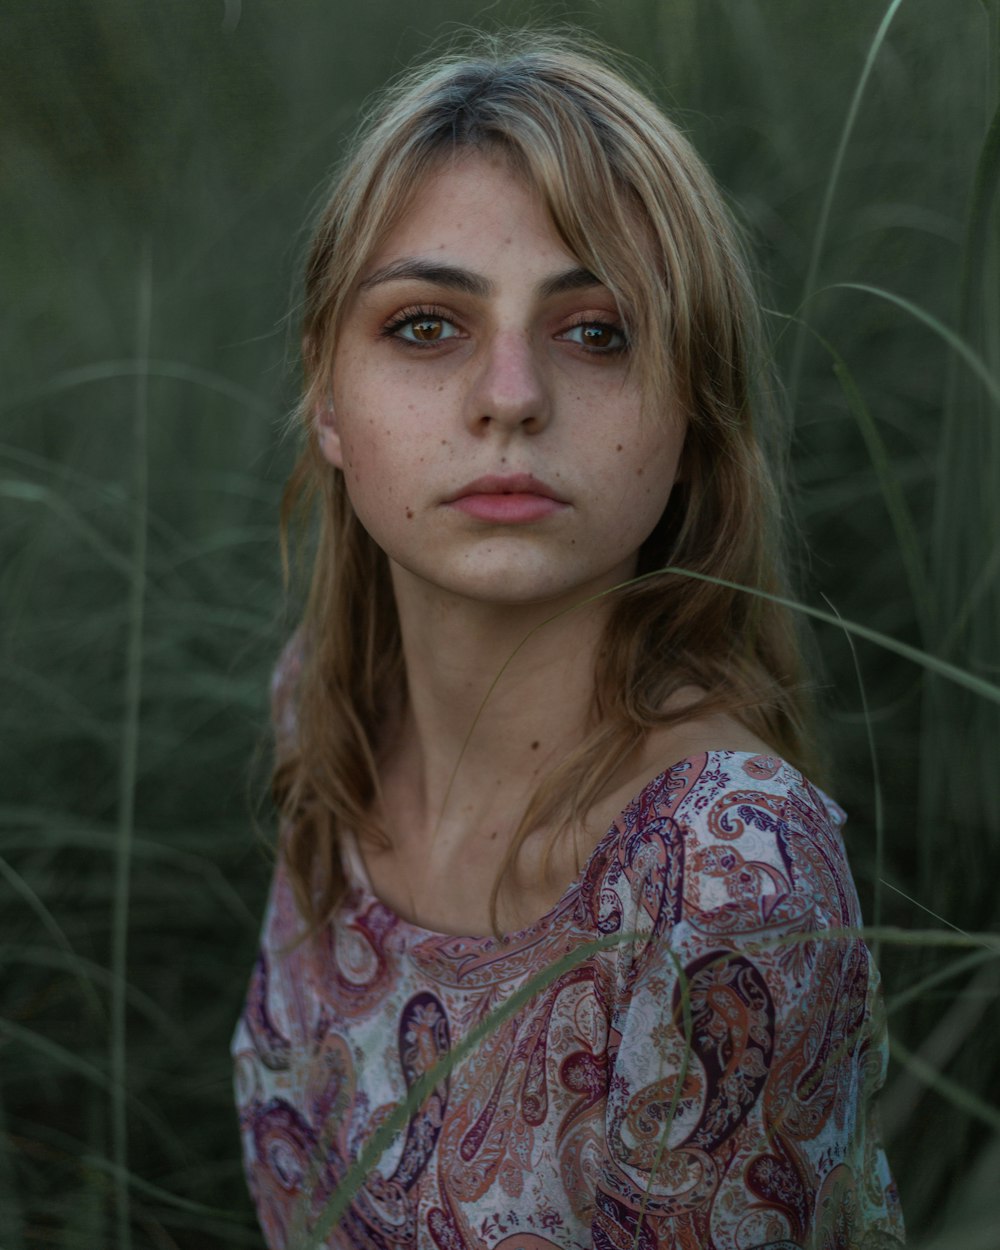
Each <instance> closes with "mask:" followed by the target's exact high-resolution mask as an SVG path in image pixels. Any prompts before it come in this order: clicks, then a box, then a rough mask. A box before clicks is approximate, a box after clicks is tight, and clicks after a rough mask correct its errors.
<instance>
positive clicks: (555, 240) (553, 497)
mask: <svg viewBox="0 0 1000 1250" xmlns="http://www.w3.org/2000/svg"><path fill="white" fill-rule="evenodd" d="M628 364H629V345H628V343H627V341H626V338H625V334H624V331H623V328H622V321H621V316H620V314H619V311H618V308H617V305H616V302H615V299H614V298H613V296H612V295H611V293H610V291H608V290H607V288H606V287H604V286H602V285H601V284H600V283H599V282H598V281H597V280H596V278H594V277H593V276H592V275H590V274H588V273H587V272H586V271H585V270H584V269H583V268H582V267H581V265H580V263H579V261H578V260H577V259H576V258H575V257H574V256H573V255H572V254H571V253H570V252H568V251H567V249H566V247H565V245H564V244H563V243H562V242H561V240H560V239H559V236H558V235H557V234H556V231H555V228H554V226H553V224H552V222H551V220H550V218H549V215H548V212H547V211H546V208H545V206H544V204H543V202H542V200H541V199H540V197H539V196H538V195H537V193H536V192H535V191H534V190H533V188H531V187H530V186H529V185H527V184H526V183H525V182H524V181H523V180H521V179H520V178H518V177H517V176H516V175H515V174H513V173H512V172H511V170H510V168H509V166H508V165H507V163H506V162H504V161H503V160H502V159H500V158H495V157H490V156H488V155H482V154H476V153H468V154H460V155H458V156H457V157H455V158H454V159H452V160H449V161H447V162H446V163H443V164H442V166H441V167H440V168H439V169H438V170H437V171H436V172H433V173H431V174H430V175H429V176H428V177H427V178H426V179H425V181H424V183H423V185H422V186H420V187H419V188H418V189H417V191H416V194H415V195H414V198H413V203H412V205H411V207H410V209H409V211H408V212H407V213H406V214H405V216H404V217H403V218H402V219H401V221H400V222H399V224H398V225H397V226H396V228H395V229H394V230H393V231H392V232H391V233H390V234H389V236H388V237H387V238H386V239H385V241H384V243H383V245H382V246H381V248H380V249H379V250H378V251H377V253H376V254H375V255H374V256H372V257H371V260H370V262H369V263H368V264H367V265H366V266H365V268H364V270H363V272H362V276H361V279H360V281H359V283H358V285H357V288H356V290H355V291H354V292H353V294H352V297H351V298H350V299H349V300H348V303H347V307H346V310H345V313H344V317H343V321H342V324H341V329H340V332H339V335H338V341H337V344H336V350H335V355H334V364H333V376H332V379H331V388H330V405H329V407H328V408H327V409H325V410H324V411H323V412H321V413H320V414H318V417H319V435H320V446H321V448H322V452H323V454H324V456H325V457H326V459H327V460H328V461H329V462H330V463H331V464H333V465H335V466H336V467H337V468H339V469H341V470H343V473H344V477H345V480H346V486H347V491H348V494H349V496H350V499H351V502H352V504H353V506H354V509H355V511H356V512H357V515H358V517H359V519H360V520H361V522H362V524H363V525H364V526H365V528H366V529H367V530H368V532H369V533H370V534H371V536H372V537H373V538H374V540H375V541H376V542H377V543H378V545H379V546H380V547H381V548H382V549H383V550H384V551H385V552H386V554H387V555H388V557H389V560H390V565H391V568H392V572H393V578H394V582H395V584H396V588H397V595H398V594H399V593H400V592H401V591H402V590H403V589H404V587H405V586H406V585H407V584H408V582H410V581H411V579H415V580H416V582H417V583H422V584H424V586H425V587H436V588H438V589H439V590H440V591H443V592H447V593H448V594H450V595H457V596H461V597H464V598H469V599H474V600H478V601H481V602H494V603H498V604H499V603H504V604H529V603H547V604H548V603H551V604H553V605H555V604H558V603H559V602H560V601H564V600H566V599H567V598H569V599H571V600H577V599H580V598H583V597H586V596H588V595H591V594H596V593H597V592H599V591H601V590H604V589H607V588H608V587H610V586H613V585H615V584H617V583H619V582H621V581H624V580H626V579H627V578H629V577H630V576H632V575H633V573H634V570H635V563H636V556H637V553H638V549H639V546H640V544H641V543H642V542H643V540H644V539H645V538H646V537H647V536H648V535H649V533H650V532H651V531H652V529H653V527H654V525H655V524H656V522H657V520H658V519H659V517H660V515H661V513H662V512H663V509H664V506H665V504H666V502H667V497H668V495H669V494H670V489H671V487H672V485H673V483H674V479H675V475H676V472H677V464H678V459H679V457H680V453H681V447H682V444H683V439H684V424H683V421H682V418H681V416H680V414H679V412H675V413H673V414H670V413H668V414H664V415H659V414H658V415H656V416H654V415H651V414H650V413H648V412H645V411H644V410H643V403H642V395H641V391H640V382H639V371H638V370H630V369H629V368H628Z"/></svg>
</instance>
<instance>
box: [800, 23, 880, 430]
mask: <svg viewBox="0 0 1000 1250" xmlns="http://www.w3.org/2000/svg"><path fill="white" fill-rule="evenodd" d="M902 3H903V0H892V3H891V4H890V5H889V7H888V8H887V9H886V11H885V14H884V15H883V17H882V21H881V22H880V23H879V28H878V30H877V31H876V32H875V37H874V39H872V41H871V45H870V47H869V48H868V55H867V56H866V57H865V63H864V65H863V66H862V69H861V77H860V78H859V79H858V85H857V86H856V87H855V88H854V95H853V96H852V97H851V103H850V106H849V107H848V110H847V116H846V117H845V118H844V128H843V130H841V132H840V140H839V142H838V143H837V151H836V152H835V154H834V157H833V164H832V165H831V166H830V177H829V178H828V179H827V183H826V189H825V190H824V192H823V203H822V205H821V206H820V210H819V220H818V221H817V223H816V232H815V234H814V235H813V242H812V249H811V251H810V253H809V268H808V269H807V270H806V280H805V282H804V283H803V285H802V299H801V300H800V307H801V305H802V304H804V303H805V302H806V301H807V300H808V299H809V298H810V296H811V295H812V292H813V288H814V287H815V285H816V276H817V274H818V273H819V262H820V257H821V256H822V255H823V245H824V243H825V242H826V232H827V228H828V227H829V224H830V210H831V209H832V207H833V197H834V196H835V195H836V193H837V184H838V183H839V182H840V172H841V170H842V168H843V165H844V156H845V154H846V152H847V145H848V143H850V141H851V134H852V133H853V131H854V123H855V122H856V121H857V119H858V112H859V111H860V109H861V101H862V99H863V98H864V94H865V88H866V87H867V86H868V79H869V77H870V76H871V72H872V67H873V66H874V64H875V59H876V57H877V56H878V54H879V49H880V48H881V47H882V44H883V43H884V42H885V37H886V34H887V33H888V30H889V27H890V25H891V24H892V19H893V18H894V17H895V16H896V13H897V11H898V9H899V6H900V5H901V4H902ZM805 341H806V340H805V334H804V332H803V330H802V327H801V326H800V327H799V328H798V330H797V331H796V333H795V343H794V347H793V351H792V365H791V370H790V372H789V377H788V396H789V407H790V410H791V411H792V412H793V413H794V411H795V408H796V403H797V400H798V390H799V378H800V376H801V373H802V356H803V352H804V351H805Z"/></svg>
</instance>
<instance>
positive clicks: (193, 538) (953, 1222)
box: [0, 0, 1000, 1250]
mask: <svg viewBox="0 0 1000 1250" xmlns="http://www.w3.org/2000/svg"><path fill="white" fill-rule="evenodd" d="M531 16H534V17H536V18H537V17H539V16H541V17H543V18H547V19H548V18H559V17H563V18H567V19H569V20H574V21H577V22H579V23H580V24H582V25H584V26H586V27H587V28H588V29H591V30H593V31H595V32H596V33H597V34H599V35H602V36H604V37H605V38H607V39H608V40H609V41H610V42H612V43H613V44H616V45H617V46H619V47H621V48H623V49H624V50H625V51H626V52H630V51H631V52H634V53H636V54H637V55H638V56H640V57H641V60H642V62H643V63H644V64H645V65H646V66H647V67H648V68H647V71H646V79H647V81H648V82H649V83H650V84H651V85H652V87H653V89H654V90H655V91H656V92H657V94H658V95H659V96H660V98H661V99H662V101H663V102H664V103H665V104H666V105H667V106H668V108H671V109H672V110H673V111H674V114H675V115H677V116H679V117H680V120H681V121H682V122H683V123H684V124H685V125H686V126H687V128H688V129H689V130H690V131H691V133H692V135H693V137H694V139H695V142H696V144H697V145H698V146H699V148H700V149H701V150H702V151H703V152H704V153H705V154H706V156H707V157H708V159H709V162H710V163H711V165H712V167H713V168H714V169H715V171H716V172H717V173H718V175H719V176H720V178H721V179H722V181H723V183H724V184H725V185H726V186H727V187H728V188H729V189H730V191H731V193H732V198H733V202H734V204H735V205H736V207H737V211H738V212H739V213H740V214H741V216H742V217H743V219H744V221H745V222H746V224H747V226H748V229H749V231H750V233H751V235H752V236H753V237H754V238H755V240H756V244H757V249H758V254H759V257H760V268H761V271H762V285H763V287H764V291H765V303H766V305H767V307H768V308H769V309H771V310H773V328H774V336H775V339H776V343H777V347H776V350H777V353H778V360H779V365H780V368H781V372H782V375H783V377H784V379H785V381H786V384H787V385H788V387H789V391H790V395H791V398H792V400H793V402H794V417H795V442H794V447H793V460H794V468H795V479H796V482H797V494H796V498H795V501H794V511H795V519H796V522H797V525H798V527H799V530H800V532H801V538H802V542H801V550H802V552H803V557H802V570H801V579H800V580H801V594H802V599H803V602H804V603H805V604H806V605H807V606H808V607H809V608H810V609H811V610H812V611H813V612H814V615H816V614H818V615H819V617H820V618H821V619H819V620H817V621H816V629H817V637H818V643H819V648H818V649H819V651H820V653H821V656H822V662H823V672H822V674H821V675H819V679H820V680H821V682H822V683H823V686H824V695H825V703H826V708H827V714H828V715H827V721H828V725H827V727H828V731H829V738H830V741H831V745H832V748H833V754H834V757H835V761H836V784H835V786H834V787H833V788H834V791H835V793H836V795H837V797H838V799H840V801H841V802H842V803H843V804H844V805H845V806H846V807H847V809H848V811H849V812H850V815H851V821H850V824H849V826H848V841H849V851H850V853H851V856H852V861H853V863H854V867H855V872H856V875H857V877H858V880H859V884H860V886H861V889H862V893H863V895H864V897H865V901H866V904H867V910H868V915H869V916H870V917H871V918H872V920H873V922H874V921H876V920H877V922H878V924H879V925H880V927H879V928H878V930H876V931H875V932H873V934H872V938H873V940H877V939H879V938H881V963H882V967H883V973H884V978H885V985H886V996H887V1003H888V1007H889V1012H890V1024H891V1029H892V1035H893V1039H894V1041H893V1046H894V1050H893V1055H894V1058H893V1064H892V1068H891V1070H890V1081H889V1085H888V1088H887V1091H886V1094H885V1097H884V1100H883V1118H884V1122H885V1127H886V1130H887V1135H888V1139H889V1141H888V1145H889V1152H890V1159H891V1163H892V1166H893V1169H894V1171H895V1173H896V1176H897V1179H898V1181H899V1184H900V1188H901V1191H902V1196H903V1202H904V1210H905V1212H906V1215H907V1218H908V1222H909V1225H910V1229H911V1234H912V1237H913V1240H914V1242H915V1243H916V1244H918V1245H922V1246H924V1247H925V1248H927V1250H929V1248H930V1247H934V1248H935V1250H944V1248H945V1247H949V1248H950V1247H952V1246H957V1245H961V1246H962V1247H963V1250H974V1248H975V1247H983V1250H987V1248H989V1250H992V1248H993V1247H994V1246H996V1245H997V1244H998V1243H997V1234H996V1228H997V1227H1000V1196H998V1192H997V1186H996V1177H997V1175H1000V1134H998V1131H997V1130H998V1118H997V1117H998V1107H1000V1051H998V1048H997V1046H996V1043H995V1038H996V1036H997V1028H998V1025H1000V1009H998V990H1000V981H998V972H997V969H998V961H997V959H996V949H995V937H994V935H996V934H997V933H998V931H1000V899H998V890H997V885H996V883H997V880H998V879H1000V815H998V813H1000V802H998V799H1000V794H998V785H997V769H996V761H997V744H998V740H1000V734H998V731H1000V711H998V706H997V703H996V701H995V700H994V699H993V698H992V697H991V696H990V693H989V692H990V691H991V690H995V689H996V687H997V685H998V684H1000V646H998V639H1000V554H998V553H1000V419H998V385H1000V383H998V379H1000V281H998V278H1000V257H998V239H997V233H998V232H997V221H998V216H997V214H998V205H997V191H998V184H1000V122H998V121H997V117H998V113H997V109H998V104H1000V60H998V49H1000V4H998V2H997V0H988V2H983V0H902V2H898V0H894V3H892V4H890V3H889V0H838V2H836V3H835V2H834V0H814V2H813V3H809V4H803V3H801V0H768V2H767V3H764V2H763V0H697V2H696V0H672V2H671V3H664V2H663V0H616V2H615V3H614V4H611V3H592V2H587V3H584V2H583V0H580V2H579V3H576V4H573V3H568V2H566V3H562V2H561V3H555V4H549V5H546V6H545V8H544V11H541V12H540V11H539V9H538V6H533V5H529V4H524V3H518V2H516V0H500V2H499V3H490V4H487V3H482V4H477V3H458V2H457V0H453V2H451V3H449V2H446V0H427V3H425V4H423V5H421V6H419V8H417V9H414V8H413V7H412V6H409V5H405V4H401V3H399V0H382V3H380V4H379V5H371V6H361V5H357V4H351V5H348V4H347V3H345V2H343V0H331V3H328V4H325V5H322V6H320V5H313V4H309V3H305V2H304V0H291V2H290V3H289V2H288V0H285V2H282V3H279V0H254V3H243V4H240V3H226V4H212V3H205V2H202V0H183V2H182V3H179V4H174V5H170V6H161V5H154V4H152V3H147V2H145V0H140V3H136V4H127V3H125V2H124V0H90V2H89V3H87V4H83V5H66V4H63V3H58V2H57V0H14V3H12V4H10V5H8V6H7V9H6V11H5V38H4V39H3V40H2V41H0V92H2V94H3V100H2V108H0V161H2V165H3V167H4V168H5V170H6V171H7V173H8V178H7V179H6V181H5V188H4V195H5V200H6V202H5V204H4V206H3V219H4V222H5V229H4V231H3V232H0V259H2V262H3V265H2V268H3V272H4V273H5V275H6V283H5V286H6V290H7V293H8V299H7V300H6V301H5V305H4V311H3V313H2V316H3V329H4V333H3V335H2V336H0V361H2V367H3V371H4V372H3V376H4V379H5V385H4V387H3V391H2V394H0V410H2V414H3V415H2V432H0V544H2V556H0V596H2V623H0V648H2V650H0V664H2V668H3V690H4V698H3V699H2V700H0V733H2V735H3V762H2V776H3V788H2V795H0V896H2V907H0V964H2V971H3V981H2V984H3V995H2V1003H0V1021H2V1022H0V1036H2V1038H3V1047H2V1054H3V1063H2V1064H0V1246H2V1247H3V1250H21V1248H22V1247H33V1246H57V1247H64V1248H66V1250H70V1248H72V1247H79V1248H81V1250H83V1248H86V1250H94V1248H95V1247H96V1248H102V1247H105V1246H108V1247H111V1246H115V1247H120V1248H122V1250H124V1248H125V1247H127V1246H129V1245H130V1244H131V1246H133V1247H135V1250H140V1248H141V1250H146V1248H147V1247H150V1248H152V1247H156V1248H160V1247H164V1248H170V1247H178V1246H179V1247H184V1248H185V1250H188V1248H191V1250H201V1248H202V1247H204V1248H205V1250H221V1248H222V1247H231V1246H259V1245H260V1238H259V1235H258V1234H257V1232H256V1231H255V1228H254V1224H253V1220H252V1216H251V1213H250V1210H249V1204H248V1200H247V1197H246V1194H245V1189H244V1186H243V1180H242V1176H241V1171H240V1163H239V1157H238V1142H237V1137H236V1130H235V1120H234V1113H233V1110H232V1100H231V1093H230V1074H229V1066H228V1054H227V1045H228V1039H229V1035H230V1032H231V1029H232V1026H233V1023H234V1020H235V1017H236V1014H237V1012H238V1010H239V1004H240V1001H241V998H242V995H243V992H244V987H245V983H246V977H247V973H248V970H249V967H250V962H251V960H252V956H253V951H254V945H255V940H256V931H257V925H258V919H259V915H260V910H261V905H262V899H263V892H264V890H265V888H266V883H267V876H268V870H269V864H268V860H267V856H266V855H265V854H262V853H261V852H260V850H259V849H258V842H257V840H256V839H255V825H256V824H257V822H258V821H259V822H260V823H261V824H262V825H263V826H264V830H265V832H266V831H267V829H268V826H269V819H270V818H269V815H268V812H267V808H266V805H264V804H263V803H262V802H261V795H262V792H263V786H262V778H263V777H264V775H265V773H266V767H264V768H261V767H256V768H254V767H253V766H252V762H253V761H254V759H255V756H256V755H257V753H258V750H259V748H260V744H261V743H262V742H263V740H264V737H265V735H266V699H265V693H266V685H267V674H268V668H269V665H270V662H271V659H272V657H273V655H274V653H275V651H276V649H277V648H278V646H279V645H280V643H281V640H282V637H283V634H284V631H285V629H286V628H287V623H286V622H284V621H283V619H282V608H281V604H280V601H279V597H278V593H277V585H278V575H277V552H276V540H275V513H276V502H277V494H278V490H279V484H280V481H281V478H282V476H283V473H284V472H285V470H286V468H287V466H288V461H289V456H290V449H289V448H288V447H287V446H286V445H285V443H284V442H283V441H282V439H281V437H280V434H279V428H280V420H281V417H282V414H283V413H284V412H285V411H286V410H287V409H288V408H289V406H290V404H291V400H292V396H293V393H294V388H295V368H294V364H293V363H292V362H293V360H294V333H293V332H292V331H291V330H290V329H289V328H288V325H287V323H286V322H285V321H284V320H283V316H284V312H285V310H286V309H287V308H289V307H291V308H293V309H294V304H295V300H296V298H297V295H296V286H295V274H296V269H297V257H298V254H299V252H300V251H301V237H300V236H299V235H298V233H297V232H298V229H299V224H300V223H301V221H302V219H303V217H304V215H305V206H306V205H307V204H308V203H310V202H311V201H312V200H313V199H314V196H315V189H316V187H317V186H318V184H319V183H320V181H321V179H322V178H323V176H324V174H325V172H326V170H327V169H328V167H329V166H330V164H331V163H332V162H333V160H334V159H335V158H336V157H337V155H338V153H339V151H340V143H341V141H342V137H343V135H345V134H346V133H347V132H348V130H349V129H350V126H351V125H352V124H353V119H354V117H355V115H356V112H357V110H358V108H359V106H360V104H361V102H362V101H363V99H364V97H365V96H366V95H367V94H368V92H370V91H371V90H372V89H374V88H375V87H376V86H377V85H378V84H379V83H381V82H382V81H383V80H384V79H385V78H386V76H387V75H388V74H390V73H392V72H393V71H395V70H396V69H398V68H401V66H402V65H403V63H404V62H405V61H406V60H407V59H409V58H410V57H411V56H412V55H413V54H414V52H415V51H416V50H419V48H421V47H423V46H425V45H426V44H427V43H428V42H429V41H430V40H431V39H433V38H434V37H436V36H438V35H439V34H440V33H441V32H442V30H443V29H446V28H447V26H448V24H449V23H451V24H453V25H454V24H458V23H471V24H473V25H475V24H479V23H481V24H484V25H489V26H494V25H497V24H505V23H514V22H518V21H520V20H523V19H524V18H525V17H531ZM144 256H148V261H145V260H143V257H144ZM137 298H138V299H139V307H140V311H139V312H138V313H137V311H136V309H137ZM292 322H294V312H293V315H292ZM147 474H148V477H147V476H146V475H147ZM841 621H843V622H846V624H843V625H842V624H841V623H840V622H841ZM845 631H846V632H845ZM880 636H884V638H887V639H888V640H889V642H888V643H887V642H885V641H883V640H882V638H881V637H880ZM852 644H853V645H852ZM855 649H856V654H855ZM915 659H916V660H917V661H918V662H917V663H915V662H914V660H915ZM956 671H957V672H958V673H959V674H961V675H963V676H962V678H961V681H962V682H964V684H959V683H956V682H955V681H953V680H950V677H951V676H953V675H954V673H955V672H956ZM258 762H259V761H258ZM876 779H877V780H876ZM876 899H877V900H878V912H879V914H878V915H877V916H876V914H875V911H874V910H873V907H874V904H875V902H876ZM956 930H958V931H959V932H957V933H956ZM963 933H966V934H970V935H973V936H972V937H969V938H966V937H964V936H962V934H963ZM976 935H978V936H976Z"/></svg>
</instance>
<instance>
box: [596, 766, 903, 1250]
mask: <svg viewBox="0 0 1000 1250" xmlns="http://www.w3.org/2000/svg"><path fill="white" fill-rule="evenodd" d="M745 762H746V761H745V760H740V761H739V766H738V768H737V765H736V764H734V763H733V762H732V761H730V762H729V764H720V765H718V766H717V767H716V772H715V775H714V776H712V775H710V776H709V777H708V778H707V780H705V779H702V783H701V784H700V785H699V786H698V787H695V788H694V789H693V790H692V791H691V797H690V798H689V799H688V800H682V801H681V802H680V803H674V802H673V801H671V802H668V803H666V804H660V805H659V806H657V805H655V804H654V805H653V807H652V808H651V810H650V811H648V812H647V813H646V817H645V819H640V820H639V821H638V822H637V825H636V827H635V828H634V829H633V830H632V832H631V836H630V838H629V839H628V840H627V842H626V844H625V851H624V855H625V863H624V873H623V878H624V879H627V880H628V881H629V883H630V886H631V900H632V920H633V929H634V931H635V932H636V938H635V941H634V942H633V943H631V944H628V945H627V946H626V947H624V948H623V951H624V953H623V955H622V958H621V960H620V963H619V968H618V976H617V988H616V997H615V1002H614V1006H613V1011H612V1019H611V1046H610V1073H609V1076H610V1079H609V1091H608V1101H607V1117H606V1149H605V1154H604V1159H603V1162H602V1166H601V1174H600V1176H599V1179H598V1184H597V1192H596V1195H595V1216H594V1222H593V1230H592V1231H593V1246H594V1250H610V1248H611V1247H615V1248H616V1250H618V1248H620V1247H625V1246H632V1245H635V1246H636V1247H637V1250H652V1248H653V1247H668V1246H669V1247H671V1248H673V1247H678V1248H680V1247H684V1248H685V1250H687V1248H688V1247H690V1250H695V1248H697V1250H751V1248H753V1247H760V1248H763V1247H767V1248H768V1250H797V1248H799V1247H801V1248H803V1250H855V1248H858V1250H860V1248H862V1247H863V1248H866V1250H867V1248H874V1247H889V1246H893V1247H894V1246H897V1245H898V1244H900V1243H901V1242H902V1239H903V1228H902V1221H901V1217H900V1214H899V1205H898V1199H897V1197H896V1193H895V1189H894V1186H893V1184H892V1180H891V1177H890V1175H889V1172H888V1168H887V1164H886V1160H885V1155H884V1152H883V1151H882V1149H881V1145H880V1141H879V1135H878V1127H877V1123H876V1119H875V1111H874V1098H875V1095H876V1093H877V1091H878V1089H879V1088H880V1086H881V1084H882V1081H883V1079H884V1072H885V1064H886V1044H885V1029H884V1018H883V1013H882V1008H881V999H880V993H879V985H878V974H877V972H876V970H875V968H874V965H873V963H872V958H871V955H870V952H869V951H868V949H867V947H866V946H865V944H864V942H863V941H861V940H860V939H859V938H857V937H855V936H852V935H850V934H848V935H843V934H839V935H838V934H837V933H836V931H837V930H842V929H844V928H848V929H849V928H852V927H856V926H857V925H858V924H859V923H860V916H859V910H858V904H857V897H856V893H855V890H854V886H853V882H852V880H851V876H850V871H849V869H848V867H847V863H846V860H845V858H844V853H843V845H842V842H841V839H840V832H839V827H838V826H839V823H840V820H841V819H842V813H840V812H839V809H837V808H836V807H835V806H833V805H828V804H826V803H825V802H824V800H823V799H822V798H821V796H820V795H819V793H818V792H817V791H815V790H814V789H813V788H812V787H810V786H809V785H808V783H806V782H804V781H803V779H802V778H801V775H800V774H798V773H795V772H794V770H792V769H791V768H790V767H789V766H788V765H784V764H780V762H777V761H774V762H773V764H774V768H773V769H772V770H771V772H770V775H769V776H766V775H761V776H754V775H752V773H751V774H750V775H748V774H747V772H746V770H745V768H744V767H743V765H744V763H745ZM709 767H710V766H709V765H708V764H706V768H709ZM768 769H769V764H765V763H762V762H760V761H759V760H758V762H757V771H758V772H760V773H762V774H766V773H767V772H768ZM696 795H697V797H694V796H696Z"/></svg>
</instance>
